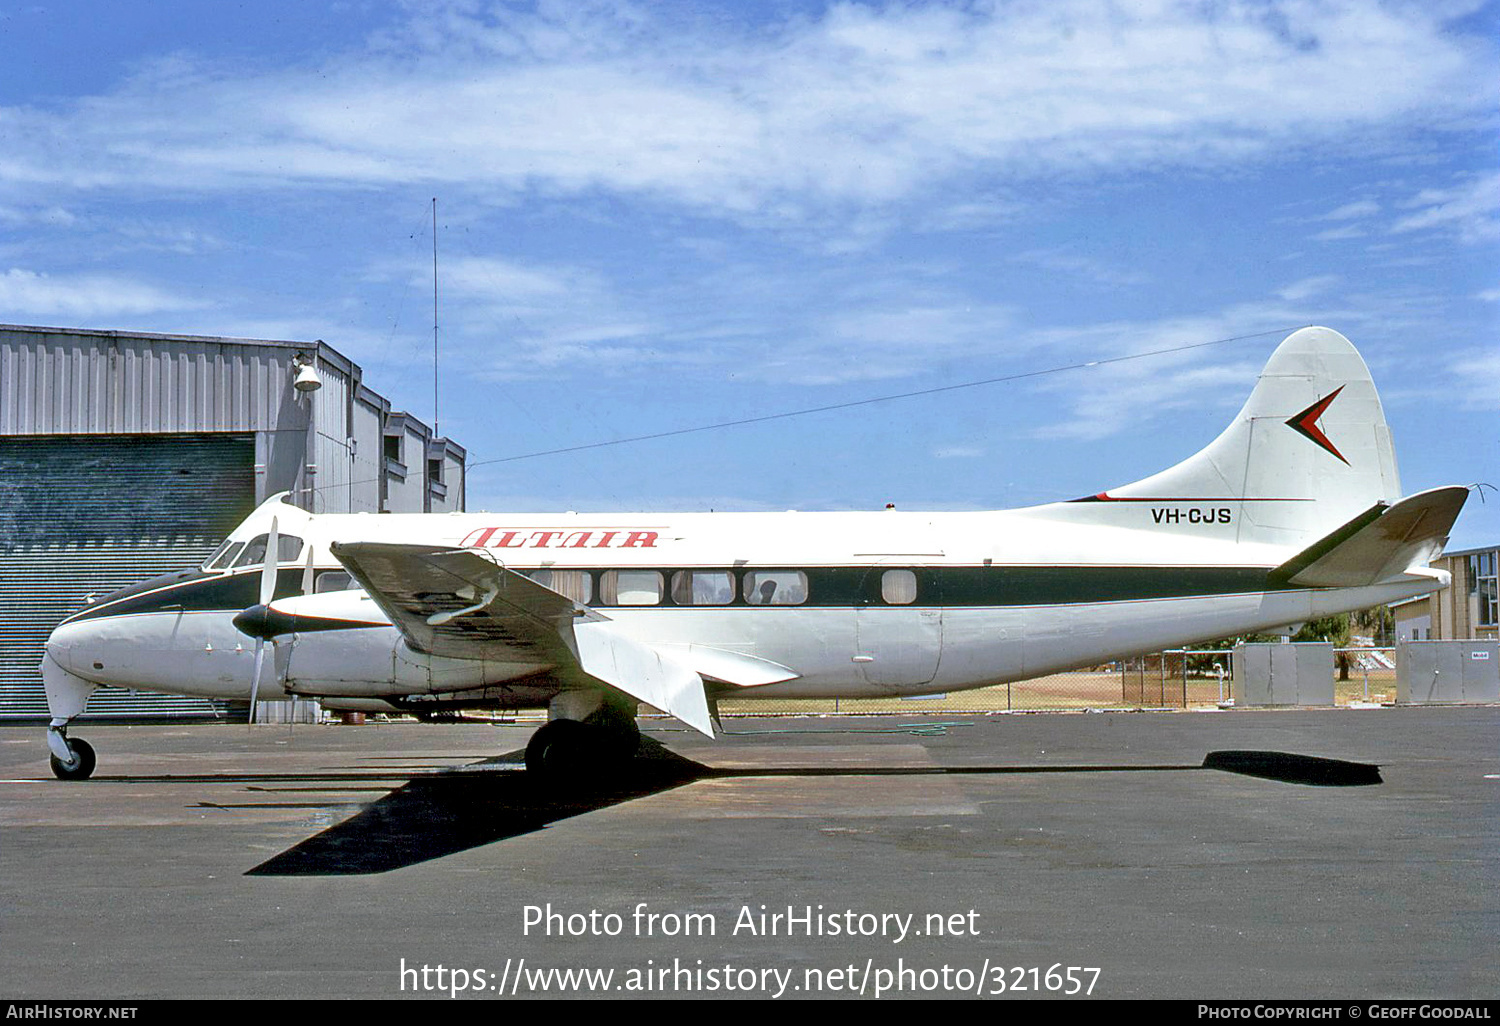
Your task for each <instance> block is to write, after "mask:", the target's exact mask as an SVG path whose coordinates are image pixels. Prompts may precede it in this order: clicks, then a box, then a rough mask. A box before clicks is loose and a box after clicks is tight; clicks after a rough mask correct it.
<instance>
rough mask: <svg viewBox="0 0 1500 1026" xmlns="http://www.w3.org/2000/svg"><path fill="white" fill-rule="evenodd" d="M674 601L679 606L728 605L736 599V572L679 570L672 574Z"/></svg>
mask: <svg viewBox="0 0 1500 1026" xmlns="http://www.w3.org/2000/svg"><path fill="white" fill-rule="evenodd" d="M672 601H673V602H675V603H677V604H678V605H679V606H727V605H729V603H731V602H733V601H734V574H732V573H730V572H729V571H728V570H679V571H677V572H676V573H675V574H673V575H672Z"/></svg>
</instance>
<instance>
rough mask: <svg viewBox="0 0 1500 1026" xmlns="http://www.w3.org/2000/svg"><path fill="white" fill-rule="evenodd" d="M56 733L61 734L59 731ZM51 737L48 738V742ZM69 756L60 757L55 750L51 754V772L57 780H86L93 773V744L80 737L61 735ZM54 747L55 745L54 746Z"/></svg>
mask: <svg viewBox="0 0 1500 1026" xmlns="http://www.w3.org/2000/svg"><path fill="white" fill-rule="evenodd" d="M57 733H59V734H61V732H60V731H58V732H57ZM51 740H52V739H51V738H48V741H49V742H50V741H51ZM61 741H62V743H63V745H64V746H65V747H66V749H67V752H68V755H69V758H67V759H60V758H58V756H57V752H56V751H53V752H52V755H51V761H52V773H53V775H54V776H55V777H57V779H59V780H87V779H88V778H89V777H91V776H93V775H94V763H95V759H94V746H93V745H91V744H89V743H88V742H87V741H84V740H82V739H80V738H69V737H67V736H66V735H64V736H62V737H61ZM54 747H55V746H54Z"/></svg>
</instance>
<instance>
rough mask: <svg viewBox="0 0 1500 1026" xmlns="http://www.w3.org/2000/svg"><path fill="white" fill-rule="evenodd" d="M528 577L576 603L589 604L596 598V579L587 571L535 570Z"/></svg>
mask: <svg viewBox="0 0 1500 1026" xmlns="http://www.w3.org/2000/svg"><path fill="white" fill-rule="evenodd" d="M526 576H528V577H530V578H531V579H532V580H533V581H535V582H536V583H538V584H540V585H541V586H542V587H544V588H551V589H552V590H553V591H555V592H557V593H558V594H559V595H561V596H562V597H563V598H570V599H572V600H573V601H574V602H581V603H587V602H588V601H589V600H590V599H592V598H593V597H594V578H593V576H592V575H591V574H590V573H589V572H588V571H587V570H533V571H532V572H531V573H529V574H527V575H526Z"/></svg>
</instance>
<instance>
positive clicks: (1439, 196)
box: [1392, 171, 1500, 242]
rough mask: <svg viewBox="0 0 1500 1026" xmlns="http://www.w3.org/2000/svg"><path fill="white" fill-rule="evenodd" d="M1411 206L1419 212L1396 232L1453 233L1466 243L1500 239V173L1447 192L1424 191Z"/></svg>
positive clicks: (1413, 200)
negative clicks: (1433, 230) (1440, 230)
mask: <svg viewBox="0 0 1500 1026" xmlns="http://www.w3.org/2000/svg"><path fill="white" fill-rule="evenodd" d="M1407 206H1409V207H1415V208H1418V209H1417V212H1416V213H1414V214H1409V215H1407V216H1406V217H1403V218H1402V219H1401V220H1399V221H1397V222H1396V225H1395V227H1394V228H1393V229H1392V230H1393V231H1395V232H1398V233H1400V232H1412V231H1420V230H1423V229H1429V228H1436V229H1443V230H1448V231H1453V232H1455V233H1456V234H1457V235H1458V237H1459V238H1460V239H1462V240H1463V241H1465V242H1482V241H1493V240H1496V239H1500V171H1497V172H1492V173H1490V174H1484V175H1477V176H1474V177H1472V178H1470V179H1468V180H1467V181H1464V182H1460V183H1459V184H1457V185H1454V186H1452V187H1450V188H1447V189H1424V190H1422V192H1420V193H1418V194H1417V195H1416V196H1415V197H1413V198H1412V199H1411V201H1410V202H1409V203H1408V204H1407Z"/></svg>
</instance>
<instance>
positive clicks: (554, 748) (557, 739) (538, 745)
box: [526, 720, 596, 780]
mask: <svg viewBox="0 0 1500 1026" xmlns="http://www.w3.org/2000/svg"><path fill="white" fill-rule="evenodd" d="M595 740H596V738H595V737H594V736H593V731H591V730H590V729H589V728H588V727H586V726H585V725H584V724H582V723H580V722H578V721H577V720H553V721H552V722H550V723H547V724H544V725H543V726H542V727H541V728H540V729H539V730H537V732H536V733H535V734H533V735H531V740H530V741H529V742H527V744H526V771H527V772H528V773H531V774H534V775H535V776H537V777H540V778H541V779H543V780H570V779H575V778H578V777H581V776H583V774H584V772H585V771H586V770H587V769H588V767H589V765H590V763H591V762H592V761H593V760H592V758H591V756H592V755H593V754H594V753H593V745H591V744H590V742H591V741H595Z"/></svg>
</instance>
